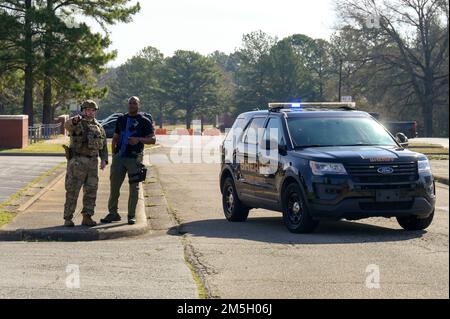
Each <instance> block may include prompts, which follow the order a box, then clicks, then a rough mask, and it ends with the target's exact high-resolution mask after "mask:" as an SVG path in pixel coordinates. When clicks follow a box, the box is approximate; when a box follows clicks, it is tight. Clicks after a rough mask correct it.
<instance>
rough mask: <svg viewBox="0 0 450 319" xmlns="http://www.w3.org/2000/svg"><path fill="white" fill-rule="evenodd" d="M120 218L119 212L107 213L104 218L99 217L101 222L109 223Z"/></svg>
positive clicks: (118, 220)
mask: <svg viewBox="0 0 450 319" xmlns="http://www.w3.org/2000/svg"><path fill="white" fill-rule="evenodd" d="M121 220H122V218H121V217H120V215H119V214H113V213H109V214H108V215H107V216H106V217H105V218H102V219H100V222H101V223H103V224H111V223H113V222H120V221H121Z"/></svg>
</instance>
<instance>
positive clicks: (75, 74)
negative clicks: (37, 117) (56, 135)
mask: <svg viewBox="0 0 450 319" xmlns="http://www.w3.org/2000/svg"><path fill="white" fill-rule="evenodd" d="M130 2H131V0H98V1H92V0H73V1H66V0H34V1H32V0H20V1H9V0H0V15H1V17H2V20H3V21H5V24H4V25H3V26H4V27H5V29H4V30H5V32H2V33H1V34H0V43H6V49H5V51H6V52H7V53H4V52H2V53H0V54H1V55H3V56H4V55H7V56H8V55H9V59H8V60H6V62H5V61H2V63H3V64H4V65H6V67H8V68H11V67H12V66H15V67H16V68H18V69H22V70H23V72H24V78H25V83H24V103H23V111H24V113H25V114H28V115H29V117H30V123H33V116H34V113H33V88H34V84H35V81H36V79H37V78H38V77H40V78H41V79H42V80H43V81H44V86H43V87H44V94H43V100H44V115H43V118H44V121H46V122H48V121H49V120H50V117H51V114H52V105H51V104H52V98H53V97H52V83H53V82H59V84H60V85H63V86H64V87H65V88H66V89H74V91H76V92H77V93H80V89H82V88H86V89H90V85H88V84H87V83H83V82H82V81H81V78H83V77H84V76H85V75H86V74H87V73H89V72H90V71H96V72H97V71H100V70H101V66H103V65H104V64H105V63H106V62H107V61H109V60H111V59H112V58H113V57H114V54H105V53H104V49H105V48H106V47H107V46H109V39H108V38H107V36H101V35H100V34H92V33H91V31H90V29H89V28H88V27H87V25H86V24H81V25H80V26H79V27H78V26H74V22H76V21H75V18H74V17H75V15H77V16H87V17H91V18H93V19H94V20H95V21H96V22H97V23H99V24H100V25H101V26H102V27H103V28H104V29H105V30H106V27H107V26H108V25H111V24H114V23H116V22H129V21H130V19H131V16H132V15H133V14H135V13H136V12H138V11H139V9H140V6H139V3H138V4H135V5H129V4H130ZM6 21H7V22H6ZM69 24H71V25H70V26H69ZM11 31H12V33H13V34H15V35H16V36H15V37H14V38H13V37H11V36H9V35H8V33H9V32H11ZM74 40H75V42H74ZM83 41H84V42H85V44H86V43H88V44H89V45H85V46H84V48H87V49H88V51H87V52H86V51H81V50H79V47H82V46H83V45H82V44H81V45H80V43H81V42H83ZM3 48H5V47H0V50H2V49H3ZM11 51H15V52H18V53H17V54H9V53H8V52H11ZM0 68H1V67H0Z"/></svg>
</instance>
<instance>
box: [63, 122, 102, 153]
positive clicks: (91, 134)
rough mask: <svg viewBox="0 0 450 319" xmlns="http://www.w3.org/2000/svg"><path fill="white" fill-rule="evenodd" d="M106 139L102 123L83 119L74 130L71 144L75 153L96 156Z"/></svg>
mask: <svg viewBox="0 0 450 319" xmlns="http://www.w3.org/2000/svg"><path fill="white" fill-rule="evenodd" d="M105 139H106V136H105V133H104V131H103V129H102V127H101V125H100V123H98V122H97V121H95V120H94V121H90V122H88V121H86V120H81V122H80V123H79V124H78V125H77V126H76V127H75V128H74V130H73V133H72V136H71V143H70V145H71V148H72V149H73V150H74V152H75V154H81V155H87V156H94V155H97V154H98V152H99V151H100V150H102V149H103V145H104V141H105Z"/></svg>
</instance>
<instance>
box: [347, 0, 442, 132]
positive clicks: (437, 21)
mask: <svg viewBox="0 0 450 319" xmlns="http://www.w3.org/2000/svg"><path fill="white" fill-rule="evenodd" d="M448 5H449V2H448V1H447V0H391V1H384V2H381V1H376V0H361V1H360V0H358V1H356V0H341V1H339V6H338V7H339V12H340V14H341V16H342V17H343V18H344V19H345V21H346V22H347V23H351V24H354V25H359V26H361V27H362V28H363V29H366V30H367V31H368V34H373V33H374V32H375V33H376V34H377V43H375V45H374V47H373V49H372V57H373V58H374V59H376V60H377V62H378V63H379V64H383V65H385V66H388V67H392V68H394V69H396V70H398V72H399V73H401V75H402V77H404V78H405V79H406V81H405V82H404V83H402V84H403V85H402V86H404V87H407V88H409V87H411V88H412V92H413V94H414V97H415V98H416V99H417V104H418V106H419V107H420V110H421V113H422V116H423V119H424V126H425V135H426V136H433V134H434V132H433V120H434V118H435V116H434V111H435V109H436V107H437V106H438V105H439V104H440V103H448V99H447V102H445V101H443V98H442V97H443V94H444V93H445V92H446V90H447V87H448V79H449V74H448V62H447V61H448V46H449V29H448V27H449V10H448ZM369 18H372V19H373V20H374V21H375V22H376V23H375V25H371V24H368V23H367V21H368V19H369ZM378 22H379V23H378ZM368 27H374V28H372V29H368ZM446 63H447V64H446ZM446 65H447V67H445V66H446Z"/></svg>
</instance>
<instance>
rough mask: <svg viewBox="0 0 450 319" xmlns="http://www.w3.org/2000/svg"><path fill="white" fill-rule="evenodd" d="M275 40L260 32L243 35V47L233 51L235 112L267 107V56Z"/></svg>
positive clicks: (268, 82)
mask: <svg viewBox="0 0 450 319" xmlns="http://www.w3.org/2000/svg"><path fill="white" fill-rule="evenodd" d="M275 43H276V39H274V38H272V37H270V36H269V35H267V34H266V33H264V32H262V31H256V32H252V33H249V34H246V35H244V36H243V43H242V48H240V49H239V50H238V51H237V52H236V54H235V58H236V61H237V69H236V72H235V78H234V81H235V84H236V93H235V103H236V107H237V110H238V112H244V111H250V110H252V109H254V108H258V107H264V108H265V107H266V106H267V103H268V102H269V95H270V91H269V89H270V86H271V83H270V80H269V75H270V69H269V65H270V61H269V55H270V50H271V48H272V46H273V45H274V44H275Z"/></svg>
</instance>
